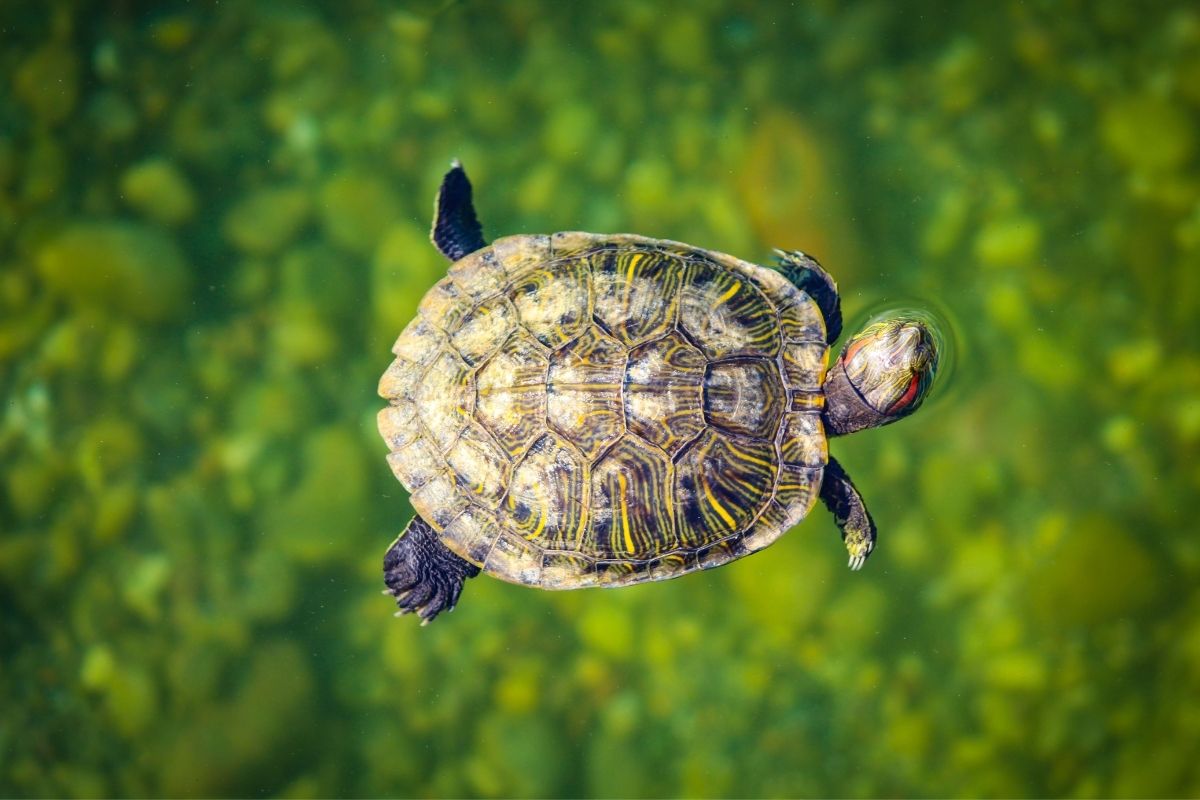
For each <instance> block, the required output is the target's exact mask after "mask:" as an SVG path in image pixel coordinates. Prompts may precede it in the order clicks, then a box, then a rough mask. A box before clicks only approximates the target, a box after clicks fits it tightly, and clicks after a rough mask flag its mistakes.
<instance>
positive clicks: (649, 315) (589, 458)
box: [378, 160, 939, 624]
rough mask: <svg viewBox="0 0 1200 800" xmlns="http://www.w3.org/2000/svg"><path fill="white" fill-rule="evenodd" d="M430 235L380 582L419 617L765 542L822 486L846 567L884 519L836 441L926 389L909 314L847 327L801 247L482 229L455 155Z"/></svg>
mask: <svg viewBox="0 0 1200 800" xmlns="http://www.w3.org/2000/svg"><path fill="white" fill-rule="evenodd" d="M431 239H432V241H433V244H434V246H435V247H436V248H437V249H438V251H440V252H441V253H442V255H444V256H445V257H446V258H447V259H449V260H450V261H451V262H452V264H451V266H450V267H449V270H448V272H447V274H446V276H445V277H444V278H442V279H441V280H440V281H438V282H437V283H436V284H435V285H434V286H433V288H431V289H430V290H429V291H428V293H426V294H425V296H424V297H423V298H422V299H421V301H420V303H419V307H418V311H417V314H416V316H415V318H414V319H413V320H412V322H411V323H410V324H409V325H408V326H407V327H406V328H405V329H404V331H403V333H402V334H401V335H400V337H399V338H398V339H397V341H396V344H395V346H394V347H393V353H394V355H395V360H394V361H393V362H392V363H391V365H390V366H389V367H388V369H387V371H386V372H385V373H384V375H383V377H382V378H381V380H380V382H379V394H380V395H381V396H382V397H383V398H384V399H386V400H387V401H388V404H387V405H386V406H385V407H384V408H383V409H382V410H381V411H380V412H379V415H378V427H379V431H380V434H381V435H382V437H383V439H384V441H385V442H386V443H387V446H388V449H389V451H390V452H389V455H388V456H387V460H388V463H389V464H390V466H391V468H392V471H393V472H394V473H395V476H396V477H397V478H398V479H399V481H400V483H401V484H403V485H404V488H405V489H406V490H408V492H409V493H410V498H411V503H412V507H413V509H414V511H415V512H416V513H415V515H414V516H413V518H412V520H411V521H410V522H409V523H408V525H407V527H406V528H405V529H404V531H403V532H402V533H401V534H400V536H399V537H397V539H396V540H395V541H394V542H393V543H392V544H391V546H390V547H389V548H388V549H387V551H386V554H385V556H384V562H383V568H384V582H385V585H386V587H387V588H386V589H385V590H384V593H385V594H390V595H392V596H394V597H395V600H396V603H397V605H398V606H399V610H398V611H397V612H396V614H397V616H399V615H400V614H403V613H409V612H415V613H417V614H418V615H419V616H420V618H421V620H422V624H426V623H428V622H430V621H431V620H433V619H434V618H435V617H436V616H437V615H438V614H439V613H441V612H442V611H448V610H451V609H453V608H454V607H455V605H456V603H457V602H458V599H459V597H460V594H461V592H462V589H463V585H464V583H465V581H466V580H467V579H469V578H472V577H474V576H476V575H478V574H479V573H480V571H483V572H486V573H488V574H489V575H492V576H494V577H496V578H500V579H503V580H506V581H510V582H513V583H517V584H523V585H526V586H533V587H540V588H542V589H576V588H581V587H588V586H604V587H615V586H627V585H631V584H638V583H642V582H646V581H656V580H662V579H666V578H674V577H677V576H680V575H684V574H687V573H690V572H693V571H696V570H702V569H707V568H711V567H716V566H720V565H722V564H725V563H727V562H729V561H732V560H734V559H737V558H740V557H742V556H744V555H747V554H750V553H754V552H756V551H758V550H762V549H763V548H765V547H767V546H768V545H770V544H771V543H772V542H774V541H776V540H777V539H778V538H779V537H780V536H782V535H783V534H784V533H785V532H787V531H788V530H790V529H791V528H793V527H794V526H795V525H796V524H797V523H798V522H800V520H801V519H803V518H804V517H805V516H806V515H807V514H808V513H809V511H810V510H811V509H812V508H813V506H814V505H815V503H816V501H817V499H818V498H820V499H821V500H822V501H823V503H824V504H825V506H827V507H828V509H829V510H830V511H831V512H832V514H833V518H834V520H835V522H836V524H837V527H838V529H839V530H840V532H841V535H842V539H843V542H844V545H845V547H846V550H847V551H848V554H849V566H850V568H851V569H854V570H858V569H859V568H861V567H862V566H863V564H864V563H865V562H866V560H867V558H868V556H870V555H871V553H873V552H874V550H875V542H876V526H875V522H874V520H873V519H872V518H871V514H870V513H869V512H868V511H867V507H866V505H865V503H864V502H863V499H862V496H861V495H860V494H859V492H858V490H857V489H856V488H855V486H854V484H853V483H852V481H851V480H850V477H849V475H848V474H847V473H846V470H845V469H843V468H842V466H841V464H840V463H838V461H837V459H835V458H833V457H832V456H830V454H829V447H828V440H829V438H832V437H837V436H843V435H845V434H849V433H853V432H856V431H860V430H864V429H867V428H873V427H878V426H881V425H886V424H888V423H892V422H895V421H897V420H899V419H902V418H904V417H906V416H908V415H910V414H912V413H913V412H914V411H916V410H917V408H918V407H920V406H921V404H922V402H923V401H924V399H925V398H926V396H927V395H928V394H929V391H930V388H931V386H932V384H933V379H934V376H935V374H936V371H937V364H938V351H939V348H938V345H937V340H936V338H935V336H934V333H933V331H932V330H931V328H930V326H929V325H928V324H927V323H926V322H925V321H924V320H923V319H922V318H921V317H920V316H919V315H907V314H901V315H896V316H893V317H890V318H887V319H883V320H880V321H877V322H874V323H872V324H869V325H867V326H865V327H864V328H863V329H862V330H861V331H860V332H858V333H856V334H855V335H854V336H852V337H850V338H849V339H848V340H847V342H846V344H845V346H844V348H843V350H842V351H841V353H840V355H839V356H838V358H837V360H836V362H835V363H834V365H833V367H832V369H830V368H829V367H828V364H829V353H830V347H831V346H832V345H833V343H834V342H835V341H836V340H837V339H838V337H839V335H840V333H841V328H842V312H841V303H840V299H839V294H838V288H837V284H836V282H835V281H834V279H833V278H832V277H831V276H830V274H829V273H828V272H826V270H825V269H824V268H823V267H822V266H821V265H820V263H819V262H818V261H817V260H816V259H815V258H814V257H813V256H811V255H808V254H806V253H804V252H801V251H796V250H776V251H775V257H776V263H775V264H774V265H772V266H760V265H757V264H753V263H749V262H747V261H743V260H741V259H739V258H736V257H734V256H730V255H726V254H724V253H720V252H715V251H713V250H707V249H704V248H700V247H694V246H691V245H687V244H683V243H680V242H674V241H667V240H661V239H652V238H647V237H644V236H638V235H633V234H609V235H604V234H592V233H582V232H563V233H555V234H551V235H533V234H523V235H514V236H507V237H504V238H500V239H496V240H495V241H493V242H492V243H491V244H488V243H487V242H486V241H485V240H484V238H483V229H482V227H481V225H480V223H479V221H478V218H477V216H476V213H475V208H474V203H473V198H472V186H471V182H470V180H469V179H468V178H467V175H466V172H465V171H464V169H463V167H462V165H461V163H459V162H458V161H457V160H456V161H454V162H452V164H451V168H450V170H449V171H448V172H447V173H446V174H445V176H444V178H443V180H442V183H441V186H440V188H439V190H438V193H437V197H436V200H435V210H434V222H433V230H432V233H431Z"/></svg>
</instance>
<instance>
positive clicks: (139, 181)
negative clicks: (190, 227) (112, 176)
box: [120, 157, 196, 226]
mask: <svg viewBox="0 0 1200 800" xmlns="http://www.w3.org/2000/svg"><path fill="white" fill-rule="evenodd" d="M120 187H121V197H122V199H124V200H125V202H127V203H128V204H129V205H130V206H132V207H133V208H134V209H136V210H137V211H138V212H139V213H140V214H142V215H143V216H144V217H146V218H147V219H149V220H150V221H152V222H157V223H159V224H161V225H167V226H173V225H179V224H182V223H184V222H187V221H188V220H189V219H191V218H192V215H193V214H195V213H196V193H195V190H193V189H192V185H191V182H190V181H189V180H188V178H187V176H186V175H185V174H184V173H183V171H182V170H181V169H180V168H179V166H178V165H176V164H175V163H174V162H172V161H170V160H168V159H166V158H163V157H156V158H148V159H146V160H144V161H140V162H138V163H136V164H134V165H133V166H131V167H129V169H127V170H125V172H124V173H123V174H122V175H121V183H120Z"/></svg>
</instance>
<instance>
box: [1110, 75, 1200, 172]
mask: <svg viewBox="0 0 1200 800" xmlns="http://www.w3.org/2000/svg"><path fill="white" fill-rule="evenodd" d="M1101 133H1102V134H1103V137H1104V143H1105V144H1106V145H1107V146H1108V149H1109V150H1110V151H1111V152H1112V154H1113V155H1115V156H1116V157H1117V158H1118V159H1120V160H1121V161H1122V162H1124V163H1125V164H1126V165H1127V166H1130V167H1132V168H1134V169H1143V170H1147V171H1150V172H1163V171H1166V170H1169V169H1174V168H1176V167H1178V166H1180V165H1181V164H1183V163H1184V162H1185V161H1186V160H1187V159H1188V157H1189V156H1190V155H1191V153H1192V149H1193V146H1194V144H1195V128H1194V126H1193V125H1192V123H1191V122H1190V121H1189V119H1188V117H1187V115H1186V114H1185V113H1184V112H1183V111H1182V110H1181V109H1180V108H1179V107H1178V106H1176V105H1173V104H1172V103H1170V102H1169V101H1167V100H1164V99H1162V98H1159V97H1156V96H1154V95H1151V94H1137V95H1131V96H1128V97H1122V98H1118V99H1116V100H1113V101H1112V103H1111V104H1110V105H1108V107H1107V108H1105V109H1104V116H1103V118H1102V119H1101Z"/></svg>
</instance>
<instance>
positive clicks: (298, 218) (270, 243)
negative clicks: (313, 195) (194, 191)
mask: <svg viewBox="0 0 1200 800" xmlns="http://www.w3.org/2000/svg"><path fill="white" fill-rule="evenodd" d="M311 209H312V203H311V201H310V200H309V197H308V193H307V192H306V191H305V190H304V189H302V188H300V187H297V186H264V187H260V188H258V189H255V190H254V191H252V192H250V193H248V194H246V195H244V196H243V197H242V198H241V199H240V200H239V201H238V202H237V204H236V205H234V206H233V208H231V209H229V212H228V213H227V214H226V215H225V223H224V226H223V230H224V232H225V237H226V238H227V239H228V240H229V241H230V242H231V243H232V244H233V245H234V246H235V247H237V248H238V249H239V250H241V251H242V252H244V253H248V254H250V255H256V256H265V255H271V254H273V253H276V252H278V251H279V250H281V249H283V248H284V247H285V246H287V244H288V243H289V242H291V241H292V239H293V238H294V237H295V236H296V234H297V233H298V232H299V231H300V229H301V228H302V227H303V226H304V224H305V222H307V221H308V218H309V214H310V212H311Z"/></svg>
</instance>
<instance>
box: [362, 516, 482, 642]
mask: <svg viewBox="0 0 1200 800" xmlns="http://www.w3.org/2000/svg"><path fill="white" fill-rule="evenodd" d="M478 574H479V567H477V566H475V565H474V564H472V563H470V562H469V561H466V560H464V559H462V558H459V557H458V556H456V555H455V554H454V553H452V552H450V550H449V549H448V548H447V547H446V545H444V544H442V542H441V540H440V539H439V538H438V535H437V532H436V531H434V529H433V528H432V527H430V525H429V523H428V522H426V521H425V520H423V519H421V518H420V517H413V519H412V522H410V523H408V527H407V528H405V529H404V533H402V534H400V537H399V538H398V539H396V541H394V542H392V546H391V547H389V548H388V551H387V554H386V555H384V557H383V581H384V583H386V584H387V590H386V594H390V595H392V596H393V597H395V598H396V605H397V606H399V607H400V611H399V612H398V615H399V614H410V613H415V614H417V615H418V616H419V617H420V618H421V624H422V625H425V624H428V623H429V622H431V621H432V620H433V618H434V617H436V616H437V615H438V614H440V613H441V612H443V611H450V610H452V609H453V608H454V606H455V604H456V603H458V596H459V595H460V594H462V588H463V583H464V582H465V581H466V580H467V578H474V577H475V576H476V575H478Z"/></svg>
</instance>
